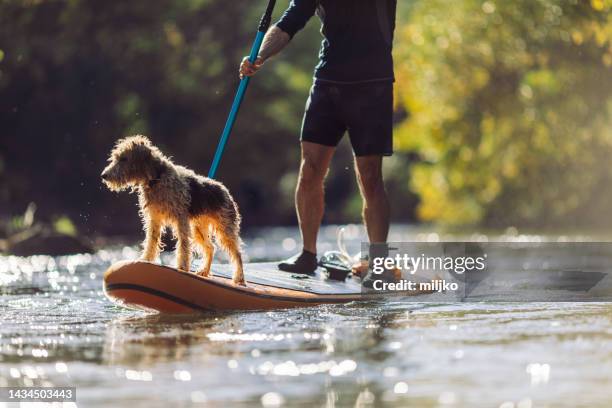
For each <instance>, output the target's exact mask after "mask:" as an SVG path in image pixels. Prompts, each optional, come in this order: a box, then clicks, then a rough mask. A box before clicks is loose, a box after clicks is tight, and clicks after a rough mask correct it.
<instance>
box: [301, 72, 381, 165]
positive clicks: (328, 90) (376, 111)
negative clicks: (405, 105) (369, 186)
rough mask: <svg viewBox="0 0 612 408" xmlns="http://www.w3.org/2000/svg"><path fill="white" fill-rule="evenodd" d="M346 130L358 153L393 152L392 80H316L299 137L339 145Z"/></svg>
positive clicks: (324, 143)
mask: <svg viewBox="0 0 612 408" xmlns="http://www.w3.org/2000/svg"><path fill="white" fill-rule="evenodd" d="M347 130H348V133H349V138H350V140H351V145H352V146H353V151H354V152H355V155H356V156H370V155H382V156H390V155H391V154H393V82H391V81H384V82H369V83H363V84H350V85H343V84H332V83H325V82H323V83H322V82H315V84H314V85H313V86H312V89H311V90H310V97H309V98H308V102H306V112H305V113H304V120H303V122H302V135H301V138H300V140H302V141H303V142H311V143H317V144H321V145H325V146H337V145H338V143H339V142H340V140H341V139H342V136H344V132H346V131H347Z"/></svg>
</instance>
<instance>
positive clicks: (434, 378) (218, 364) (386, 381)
mask: <svg viewBox="0 0 612 408" xmlns="http://www.w3.org/2000/svg"><path fill="white" fill-rule="evenodd" d="M335 233H336V230H335V229H334V228H328V229H324V230H323V231H322V236H323V237H325V242H324V244H325V245H326V246H327V247H329V248H330V249H331V248H334V247H335ZM434 235H435V234H429V233H421V232H415V233H413V234H412V235H410V236H409V237H407V235H406V234H405V233H402V231H398V230H395V231H392V236H393V239H395V240H402V239H403V240H406V239H409V238H411V239H415V237H419V238H422V239H423V240H447V239H448V238H449V237H448V236H445V235H443V234H440V235H437V236H434ZM507 235H508V236H506V237H504V238H503V239H507V238H509V237H514V238H513V239H523V238H525V237H527V238H525V239H536V238H534V236H523V238H521V235H519V234H513V231H510V232H509V233H508V234H507ZM477 236H478V237H479V239H481V240H484V239H485V238H486V239H487V240H490V239H498V238H499V237H494V238H491V237H487V236H486V235H483V234H477ZM345 237H350V241H349V245H348V246H349V251H350V252H351V253H356V252H358V251H359V249H360V240H361V239H363V234H362V233H361V232H360V229H359V228H357V227H355V226H349V227H347V229H346V230H345ZM454 238H456V239H464V237H460V238H458V237H454ZM537 239H541V240H545V239H550V238H547V237H539V238H537ZM245 241H246V244H247V246H246V248H247V249H246V250H247V252H248V255H249V257H250V259H252V260H259V259H264V258H266V259H270V258H277V259H278V258H281V257H284V256H288V255H291V253H292V252H293V251H294V250H295V246H296V245H297V244H296V243H297V242H299V237H298V235H297V234H296V231H294V230H289V229H278V230H274V229H270V230H266V231H265V232H263V233H262V235H260V236H258V237H254V238H252V239H249V238H248V237H247V238H246V239H245ZM137 249H138V248H137V247H118V248H108V249H105V250H102V251H99V252H97V253H96V254H94V255H74V256H64V257H55V258H53V257H47V256H33V257H30V258H18V257H12V256H8V257H0V288H1V289H0V290H1V291H2V302H0V312H1V313H2V320H1V325H0V386H7V385H13V386H32V385H42V386H52V385H57V386H75V387H77V395H78V401H79V406H87V407H91V406H96V407H108V406H128V405H131V404H130V403H129V401H133V400H136V399H138V400H140V401H143V400H144V401H148V402H147V406H161V405H160V402H159V401H161V399H162V398H163V399H164V400H166V401H169V402H168V404H170V405H172V404H174V405H177V406H186V405H190V404H194V405H201V404H204V403H208V404H211V405H215V406H223V405H224V404H228V403H231V402H234V403H242V404H245V405H255V406H265V407H276V406H283V405H302V406H330V407H332V406H376V405H377V404H382V403H387V404H390V405H394V406H402V407H404V406H415V407H462V406H470V407H480V406H483V407H514V408H529V407H541V406H550V407H552V406H555V407H556V406H572V407H575V406H589V407H606V406H609V402H610V401H611V400H612V391H611V390H612V380H611V378H610V372H612V306H611V305H609V304H605V303H586V304H579V303H492V302H489V303H457V304H424V303H413V302H406V301H398V300H393V301H388V302H371V303H350V304H346V305H331V306H320V307H315V308H308V309H296V310H284V311H283V310H279V311H272V312H250V313H217V314H213V313H211V314H204V315H196V316H160V315H149V314H146V313H143V312H134V311H130V310H126V309H122V308H120V307H118V306H116V305H114V304H113V303H111V302H109V301H108V300H107V299H106V298H105V297H104V293H103V291H102V283H101V282H102V275H103V273H104V271H105V269H106V268H107V267H108V265H109V264H110V263H112V262H114V261H117V260H121V259H125V258H136V257H137V256H138V252H137ZM264 255H265V257H264ZM164 262H166V263H170V264H172V263H173V262H174V261H173V256H172V255H171V254H166V255H164ZM577 395H580V399H578V397H577ZM578 402H579V403H578ZM170 405H165V406H170Z"/></svg>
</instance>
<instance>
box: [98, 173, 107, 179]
mask: <svg viewBox="0 0 612 408" xmlns="http://www.w3.org/2000/svg"><path fill="white" fill-rule="evenodd" d="M100 177H102V180H106V179H108V173H106V172H103V173H102V174H100Z"/></svg>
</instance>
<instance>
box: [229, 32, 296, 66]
mask: <svg viewBox="0 0 612 408" xmlns="http://www.w3.org/2000/svg"><path fill="white" fill-rule="evenodd" d="M290 40H291V37H290V36H289V34H287V33H286V32H284V31H283V30H281V29H280V28H278V27H277V26H273V27H272V28H270V29H269V30H268V32H267V33H266V36H265V37H264V39H263V42H262V44H261V49H260V50H259V56H258V57H257V59H256V60H255V63H253V64H251V62H250V61H249V57H244V59H243V60H242V64H241V65H240V78H242V77H244V76H252V75H254V74H255V73H256V72H257V71H258V70H259V68H261V66H262V65H263V63H264V62H266V60H267V59H269V58H270V57H272V56H274V55H276V54H278V53H279V52H281V51H282V49H283V48H285V46H286V45H287V44H289V41H290Z"/></svg>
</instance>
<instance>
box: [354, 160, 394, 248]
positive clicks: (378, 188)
mask: <svg viewBox="0 0 612 408" xmlns="http://www.w3.org/2000/svg"><path fill="white" fill-rule="evenodd" d="M355 173H356V175H357V182H358V183H359V191H360V192H361V196H362V197H363V213H362V215H363V222H364V224H365V226H366V230H367V231H368V238H369V239H370V243H372V244H375V243H385V242H387V235H388V234H389V200H388V198H387V191H386V190H385V184H384V181H383V174H382V156H376V155H375V156H358V157H355Z"/></svg>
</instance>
